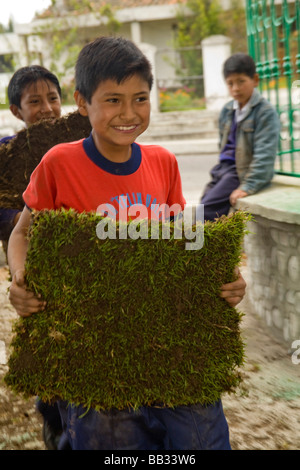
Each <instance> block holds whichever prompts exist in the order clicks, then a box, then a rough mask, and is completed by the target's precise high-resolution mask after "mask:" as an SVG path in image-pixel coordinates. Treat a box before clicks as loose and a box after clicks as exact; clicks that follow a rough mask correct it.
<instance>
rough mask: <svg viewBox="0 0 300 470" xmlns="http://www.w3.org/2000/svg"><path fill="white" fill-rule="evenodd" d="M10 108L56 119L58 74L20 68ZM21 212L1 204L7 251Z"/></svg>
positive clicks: (50, 434)
mask: <svg viewBox="0 0 300 470" xmlns="http://www.w3.org/2000/svg"><path fill="white" fill-rule="evenodd" d="M8 99H9V108H10V110H11V112H12V114H13V115H14V116H16V117H17V118H18V119H20V120H22V121H23V122H24V125H25V127H26V128H27V127H29V126H30V125H31V124H34V123H35V122H38V121H40V120H42V119H51V118H53V119H55V118H59V117H60V115H61V88H60V84H59V81H58V79H57V77H56V76H55V75H54V74H53V73H52V72H50V71H49V70H47V69H46V68H44V67H41V66H40V65H30V66H28V67H22V68H20V69H18V70H17V71H16V72H15V73H14V74H13V76H12V78H11V79H10V82H9V84H8ZM13 137H14V135H12V136H8V137H4V138H2V139H1V140H0V145H1V144H2V145H5V144H8V142H9V141H10V140H11V139H12V138H13ZM20 215H21V211H20V210H19V209H7V208H4V207H0V240H1V241H2V244H3V248H4V251H5V252H6V251H7V243H8V239H9V236H10V234H11V231H12V230H13V228H14V226H15V225H16V223H17V221H18V219H19V217H20ZM37 407H38V409H39V411H40V412H41V413H42V415H43V416H44V426H43V434H44V440H45V444H46V446H47V448H49V449H53V448H55V442H56V441H57V436H58V437H59V436H60V434H61V423H60V417H59V414H58V412H57V409H56V407H55V406H48V405H46V404H43V403H42V402H41V401H38V402H37Z"/></svg>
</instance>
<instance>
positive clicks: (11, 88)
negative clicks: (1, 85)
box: [7, 65, 61, 108]
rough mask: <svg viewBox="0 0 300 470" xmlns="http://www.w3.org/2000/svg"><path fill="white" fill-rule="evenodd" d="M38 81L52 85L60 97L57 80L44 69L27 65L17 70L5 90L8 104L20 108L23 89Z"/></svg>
mask: <svg viewBox="0 0 300 470" xmlns="http://www.w3.org/2000/svg"><path fill="white" fill-rule="evenodd" d="M38 80H44V81H45V82H47V81H49V82H51V83H53V84H54V85H55V87H56V89H57V91H58V94H59V96H60V97H61V88H60V85H59V81H58V78H57V77H56V76H55V75H54V74H53V73H52V72H50V71H49V70H47V69H46V68H45V67H42V66H40V65H29V66H28V67H22V68H20V69H18V70H17V71H16V72H15V73H14V74H13V76H12V77H11V79H10V82H9V84H8V89H7V93H8V100H9V104H15V105H16V106H17V107H18V108H20V107H21V98H22V94H23V92H24V89H25V88H26V87H27V86H28V85H31V84H32V83H36V82H37V81H38Z"/></svg>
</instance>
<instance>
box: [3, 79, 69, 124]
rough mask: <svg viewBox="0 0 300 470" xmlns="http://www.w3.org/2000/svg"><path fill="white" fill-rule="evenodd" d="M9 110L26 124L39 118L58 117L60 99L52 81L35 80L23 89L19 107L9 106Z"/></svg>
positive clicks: (32, 122)
mask: <svg viewBox="0 0 300 470" xmlns="http://www.w3.org/2000/svg"><path fill="white" fill-rule="evenodd" d="M10 109H11V112H12V113H13V114H14V115H15V116H16V117H17V118H18V119H21V120H22V121H24V122H25V124H26V125H27V126H29V125H31V124H34V123H35V122H38V121H40V120H41V119H55V118H59V117H60V114H61V99H60V95H59V93H58V90H57V88H56V86H55V85H54V83H52V82H50V81H49V80H37V81H36V82H34V83H30V84H29V85H27V87H26V88H25V89H24V91H23V93H22V97H21V102H20V108H18V107H17V106H16V105H14V104H13V105H11V106H10Z"/></svg>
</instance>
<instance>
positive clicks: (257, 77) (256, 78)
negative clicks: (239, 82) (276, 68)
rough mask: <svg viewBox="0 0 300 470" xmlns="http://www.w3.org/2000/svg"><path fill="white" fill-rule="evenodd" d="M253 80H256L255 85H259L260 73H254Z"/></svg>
mask: <svg viewBox="0 0 300 470" xmlns="http://www.w3.org/2000/svg"><path fill="white" fill-rule="evenodd" d="M253 80H254V84H255V86H257V85H258V82H259V75H258V73H255V74H254V77H253Z"/></svg>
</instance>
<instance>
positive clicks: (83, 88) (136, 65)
mask: <svg viewBox="0 0 300 470" xmlns="http://www.w3.org/2000/svg"><path fill="white" fill-rule="evenodd" d="M135 74H137V75H140V77H142V78H143V79H144V80H145V81H146V82H147V83H148V85H149V88H150V90H151V87H152V83H153V76H152V71H151V64H150V62H149V61H148V59H147V58H146V57H145V55H144V54H143V53H142V51H141V50H140V49H139V48H138V47H137V46H136V45H135V44H134V43H133V42H132V41H130V40H129V39H124V38H122V37H110V36H109V37H106V36H102V37H99V38H97V39H95V40H94V41H92V42H90V43H89V44H87V45H86V46H84V47H83V49H82V50H81V52H80V53H79V56H78V59H77V62H76V66H75V86H76V90H78V91H79V92H80V93H81V94H82V96H84V98H85V99H86V100H87V101H88V103H91V99H92V96H93V94H94V92H95V91H96V89H97V88H98V86H99V84H100V83H101V82H104V81H106V80H114V81H116V82H117V83H118V84H120V83H122V82H123V81H124V80H126V79H127V78H130V77H131V76H132V75H135Z"/></svg>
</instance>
